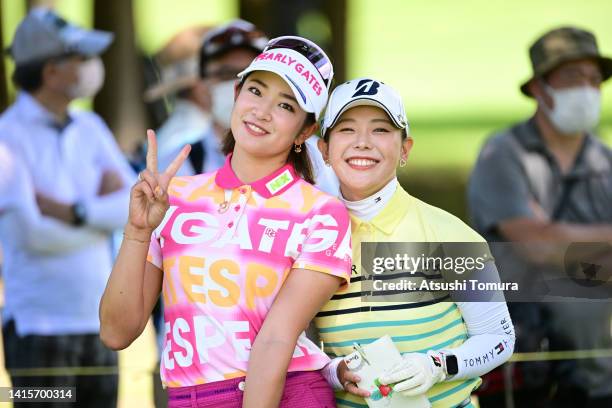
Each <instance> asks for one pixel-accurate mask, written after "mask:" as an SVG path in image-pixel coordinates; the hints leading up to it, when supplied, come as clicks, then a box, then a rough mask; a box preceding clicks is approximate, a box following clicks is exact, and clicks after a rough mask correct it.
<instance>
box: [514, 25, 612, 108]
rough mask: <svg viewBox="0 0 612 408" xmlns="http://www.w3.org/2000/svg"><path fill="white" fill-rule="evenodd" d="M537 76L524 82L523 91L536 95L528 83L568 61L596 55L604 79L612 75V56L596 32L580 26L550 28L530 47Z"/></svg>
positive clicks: (534, 71) (532, 64) (530, 55)
mask: <svg viewBox="0 0 612 408" xmlns="http://www.w3.org/2000/svg"><path fill="white" fill-rule="evenodd" d="M529 57H530V59H531V66H532V68H533V77H531V78H530V79H529V80H528V81H526V82H525V83H524V84H523V85H521V92H523V93H524V94H525V95H527V96H532V95H531V94H530V93H529V90H528V89H527V86H528V85H529V83H530V82H531V80H532V79H534V78H540V77H542V76H544V75H546V74H548V73H549V72H550V71H552V70H553V69H555V68H556V67H558V66H559V65H561V64H562V63H564V62H568V61H575V60H578V59H582V58H594V59H596V60H597V61H598V62H599V66H600V67H601V74H602V76H603V79H604V81H605V80H606V79H608V78H610V76H612V59H610V58H607V57H604V56H602V55H601V54H600V53H599V49H598V48H597V40H595V36H594V35H593V34H592V33H591V32H589V31H586V30H582V29H580V28H577V27H561V28H557V29H555V30H552V31H549V32H547V33H546V34H544V35H543V36H542V37H540V38H538V40H537V41H536V42H535V43H534V44H533V45H532V46H531V48H529Z"/></svg>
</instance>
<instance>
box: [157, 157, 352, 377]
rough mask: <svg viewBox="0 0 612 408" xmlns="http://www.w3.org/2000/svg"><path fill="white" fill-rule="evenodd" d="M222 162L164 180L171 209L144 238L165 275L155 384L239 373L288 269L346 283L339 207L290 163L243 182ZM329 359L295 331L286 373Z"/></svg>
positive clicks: (347, 239) (347, 255)
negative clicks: (162, 329) (214, 167)
mask: <svg viewBox="0 0 612 408" xmlns="http://www.w3.org/2000/svg"><path fill="white" fill-rule="evenodd" d="M230 157H231V156H228V158H227V159H226V162H225V164H224V166H223V167H222V168H220V169H219V170H218V171H216V172H213V173H206V174H200V175H196V176H190V177H176V178H174V179H173V180H172V182H171V183H170V186H169V189H168V192H169V195H170V208H169V209H168V212H167V213H166V217H165V218H164V220H163V221H162V223H161V225H160V226H159V227H158V228H157V229H156V230H155V232H154V233H153V239H152V240H151V246H150V248H149V254H148V258H147V259H148V261H149V262H151V263H152V264H153V265H155V266H157V267H158V268H161V269H163V272H164V278H163V289H162V294H163V300H164V308H165V310H164V320H165V336H164V337H165V339H164V349H163V352H162V362H161V377H162V381H163V383H164V384H166V385H167V386H169V387H184V386H191V385H196V384H203V383H208V382H214V381H222V380H226V379H230V378H234V377H241V376H244V375H246V369H247V363H248V360H249V352H250V349H251V346H252V344H253V342H254V341H255V337H256V336H257V333H258V332H259V329H260V328H261V326H262V324H263V322H264V319H265V318H266V314H267V313H268V311H269V310H270V308H271V306H272V303H273V302H274V299H275V297H276V295H277V294H278V292H279V290H280V288H281V286H282V284H283V282H284V281H285V279H286V277H287V275H288V274H289V273H290V271H291V269H293V268H303V269H308V270H311V271H313V273H327V274H331V275H334V276H338V277H341V278H342V279H343V286H346V285H347V284H348V282H349V279H350V271H351V256H352V252H351V236H350V232H351V229H350V221H349V216H348V213H347V210H346V209H345V207H344V205H343V204H342V203H341V202H340V201H339V200H338V199H336V198H335V197H332V196H330V195H328V194H326V193H323V192H321V191H319V190H317V189H316V188H315V187H313V186H312V185H311V184H309V183H308V182H306V181H304V180H303V179H302V178H300V177H299V176H298V175H297V174H296V172H295V169H294V168H293V167H292V166H291V165H285V166H284V167H282V168H280V169H279V170H277V171H275V172H274V173H273V174H271V175H269V176H267V177H265V178H263V179H261V180H258V181H256V182H254V183H251V184H244V183H242V182H241V181H240V180H239V179H238V178H237V177H236V175H235V173H234V172H233V170H232V168H231V165H230ZM328 361H329V359H328V357H327V356H326V355H325V353H323V352H322V351H321V350H320V349H319V348H318V347H317V346H315V345H314V344H313V343H312V342H311V341H310V340H309V339H308V338H307V337H306V335H305V334H304V333H302V335H300V337H299V339H298V342H297V346H296V348H295V352H294V353H293V357H292V360H291V362H290V364H289V371H310V370H318V369H320V368H322V367H323V366H324V365H325V364H327V362H328Z"/></svg>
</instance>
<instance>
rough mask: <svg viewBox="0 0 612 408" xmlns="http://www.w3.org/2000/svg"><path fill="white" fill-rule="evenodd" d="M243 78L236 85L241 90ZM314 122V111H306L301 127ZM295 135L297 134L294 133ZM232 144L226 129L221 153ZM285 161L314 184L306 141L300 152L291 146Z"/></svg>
mask: <svg viewBox="0 0 612 408" xmlns="http://www.w3.org/2000/svg"><path fill="white" fill-rule="evenodd" d="M243 83H244V80H243V81H241V82H240V84H239V85H238V89H239V91H241V90H242V84H243ZM315 122H316V119H315V115H314V113H310V112H307V115H306V119H305V120H304V124H303V125H302V129H304V128H305V127H307V126H311V125H312V124H313V123H315ZM296 136H297V135H296ZM234 146H236V139H234V134H233V133H232V130H231V129H230V130H228V131H227V133H226V134H225V136H224V137H223V143H222V144H221V149H222V151H223V154H225V155H228V154H230V153H231V152H233V151H234ZM287 163H291V165H293V167H294V168H295V171H296V172H297V173H298V174H299V175H300V176H301V177H302V178H303V179H304V180H306V181H307V182H309V183H310V184H314V183H315V180H314V175H313V171H312V163H311V162H310V157H309V155H308V148H307V147H306V143H304V144H302V151H301V152H300V153H296V152H295V150H294V149H293V148H291V149H290V150H289V156H288V157H287Z"/></svg>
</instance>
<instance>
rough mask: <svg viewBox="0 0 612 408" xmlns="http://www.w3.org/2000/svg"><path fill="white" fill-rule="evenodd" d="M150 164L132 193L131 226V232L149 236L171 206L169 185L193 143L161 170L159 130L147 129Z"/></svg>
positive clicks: (129, 226)
mask: <svg viewBox="0 0 612 408" xmlns="http://www.w3.org/2000/svg"><path fill="white" fill-rule="evenodd" d="M147 141H148V144H149V145H148V148H147V168H146V169H145V170H143V171H142V172H141V173H140V174H139V175H138V179H139V181H138V182H137V183H136V184H135V185H134V187H132V191H131V194H130V214H129V218H128V226H127V227H126V230H127V229H128V228H129V229H130V233H131V234H138V236H139V237H140V238H144V239H145V240H148V239H149V238H150V236H151V233H152V232H153V230H154V229H155V228H157V227H158V226H159V224H161V222H162V220H163V219H164V216H165V215H166V211H167V210H168V207H169V206H170V204H169V200H168V191H167V190H168V185H169V184H170V180H171V179H172V177H174V175H175V174H176V172H177V171H178V169H179V168H180V167H181V165H182V164H183V162H184V161H185V159H186V158H187V156H189V151H190V150H191V146H189V145H187V146H185V147H183V149H182V150H181V152H180V153H179V154H178V155H177V156H176V157H175V158H174V160H173V161H172V163H170V165H169V166H168V167H167V168H166V170H164V172H163V173H159V172H158V171H157V140H156V137H155V132H154V131H152V130H151V129H149V130H147Z"/></svg>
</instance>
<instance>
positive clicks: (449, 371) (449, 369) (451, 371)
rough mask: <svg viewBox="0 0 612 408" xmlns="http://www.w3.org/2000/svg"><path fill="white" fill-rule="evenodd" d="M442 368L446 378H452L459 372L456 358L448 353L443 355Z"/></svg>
mask: <svg viewBox="0 0 612 408" xmlns="http://www.w3.org/2000/svg"><path fill="white" fill-rule="evenodd" d="M443 356H444V368H445V369H446V375H447V377H452V376H453V375H456V374H457V373H458V372H459V365H458V364H457V356H455V355H454V354H450V353H444V354H443Z"/></svg>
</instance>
